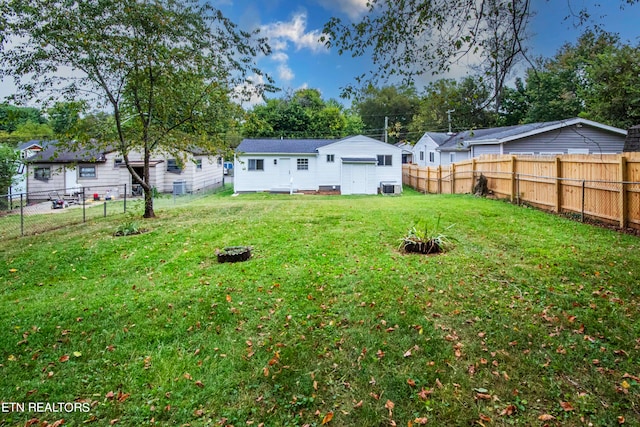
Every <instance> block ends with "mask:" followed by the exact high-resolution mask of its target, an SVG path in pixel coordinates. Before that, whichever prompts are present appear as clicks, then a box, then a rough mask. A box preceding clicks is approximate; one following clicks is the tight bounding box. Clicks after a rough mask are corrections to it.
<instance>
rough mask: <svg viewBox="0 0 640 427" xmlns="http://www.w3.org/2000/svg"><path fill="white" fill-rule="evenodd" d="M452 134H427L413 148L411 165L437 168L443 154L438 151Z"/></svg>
mask: <svg viewBox="0 0 640 427" xmlns="http://www.w3.org/2000/svg"><path fill="white" fill-rule="evenodd" d="M452 135H453V134H447V133H441V132H427V133H425V134H424V135H422V138H420V139H419V140H418V142H416V144H415V145H414V146H413V150H412V152H413V163H415V164H417V165H418V166H438V165H441V164H443V163H442V158H441V157H442V156H443V154H442V153H441V152H440V151H439V150H438V148H440V146H441V145H442V144H444V143H445V142H446V141H447V140H448V139H449V138H451V136H452Z"/></svg>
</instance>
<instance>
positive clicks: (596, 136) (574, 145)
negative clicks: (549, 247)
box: [414, 118, 627, 166]
mask: <svg viewBox="0 0 640 427" xmlns="http://www.w3.org/2000/svg"><path fill="white" fill-rule="evenodd" d="M427 134H428V133H427ZM427 134H426V135H427ZM444 135H447V134H444ZM447 136H448V138H447V140H446V141H444V142H443V143H441V144H440V145H439V146H438V147H437V148H435V150H436V151H437V152H439V153H440V158H439V160H440V163H439V164H435V165H433V164H430V165H428V166H438V165H449V164H451V163H455V162H458V161H462V160H467V159H471V158H474V157H479V156H481V155H483V154H517V155H541V156H544V155H549V156H551V155H557V154H617V153H622V151H623V150H624V142H625V138H626V136H627V131H626V130H624V129H619V128H616V127H613V126H608V125H604V124H602V123H598V122H594V121H591V120H586V119H582V118H573V119H567V120H556V121H553V122H542V123H529V124H524V125H515V126H506V127H499V128H490V129H475V130H468V131H464V132H458V133H455V134H452V135H447ZM414 153H415V151H414Z"/></svg>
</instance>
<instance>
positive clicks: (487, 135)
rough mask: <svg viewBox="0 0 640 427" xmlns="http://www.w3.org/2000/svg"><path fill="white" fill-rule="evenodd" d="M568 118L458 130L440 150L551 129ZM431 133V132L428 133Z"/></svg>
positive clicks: (455, 148) (450, 149) (462, 148)
mask: <svg viewBox="0 0 640 427" xmlns="http://www.w3.org/2000/svg"><path fill="white" fill-rule="evenodd" d="M567 121H568V120H556V121H552V122H540V123H528V124H524V125H514V126H504V127H499V128H489V129H476V130H467V131H464V132H458V133H456V134H454V135H452V136H450V137H449V139H447V141H445V142H444V143H443V144H441V145H440V150H441V151H456V150H463V151H466V150H469V145H470V143H474V142H478V141H488V140H494V141H499V140H503V139H506V138H512V137H515V136H518V135H524V134H527V133H529V132H533V131H536V130H543V129H544V128H550V129H553V128H555V127H556V126H559V125H561V124H563V123H566V122H567ZM429 135H431V134H429ZM432 138H433V137H432Z"/></svg>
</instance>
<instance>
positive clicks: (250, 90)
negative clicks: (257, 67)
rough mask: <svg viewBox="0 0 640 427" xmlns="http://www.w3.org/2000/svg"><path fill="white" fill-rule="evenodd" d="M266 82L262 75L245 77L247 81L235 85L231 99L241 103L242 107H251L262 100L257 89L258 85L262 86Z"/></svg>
mask: <svg viewBox="0 0 640 427" xmlns="http://www.w3.org/2000/svg"><path fill="white" fill-rule="evenodd" d="M265 83H266V80H265V78H264V77H263V76H259V75H254V76H250V77H247V81H246V82H245V83H243V84H241V85H238V86H236V87H235V88H234V89H233V92H234V93H233V94H232V96H231V99H232V100H234V101H235V102H237V103H238V104H240V105H242V106H243V107H244V108H252V107H253V106H255V105H258V104H261V103H263V102H264V99H263V97H262V95H261V94H260V91H259V90H258V87H259V86H262V85H264V84H265Z"/></svg>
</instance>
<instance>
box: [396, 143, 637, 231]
mask: <svg viewBox="0 0 640 427" xmlns="http://www.w3.org/2000/svg"><path fill="white" fill-rule="evenodd" d="M481 174H482V175H484V176H485V177H486V178H487V180H488V188H489V191H491V192H492V193H493V195H494V196H495V197H497V198H501V199H509V200H510V201H511V202H512V203H518V204H520V203H526V204H528V205H531V206H535V207H538V208H542V209H546V210H550V211H554V212H558V213H572V214H575V215H576V216H578V215H579V216H580V218H581V220H585V219H586V218H590V219H595V220H599V221H603V222H607V223H612V224H616V225H618V226H619V227H622V228H626V227H632V228H637V229H640V153H623V154H599V155H598V154H589V155H585V154H569V155H560V156H512V155H491V156H481V157H479V158H475V159H471V160H467V161H464V162H459V163H455V164H451V165H448V166H438V167H419V166H417V165H411V164H406V165H403V170H402V182H403V184H405V185H408V186H410V187H412V188H414V189H416V190H418V191H421V192H424V193H435V194H466V193H472V192H473V188H474V186H475V184H476V180H477V179H478V177H479V176H480V175H481Z"/></svg>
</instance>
